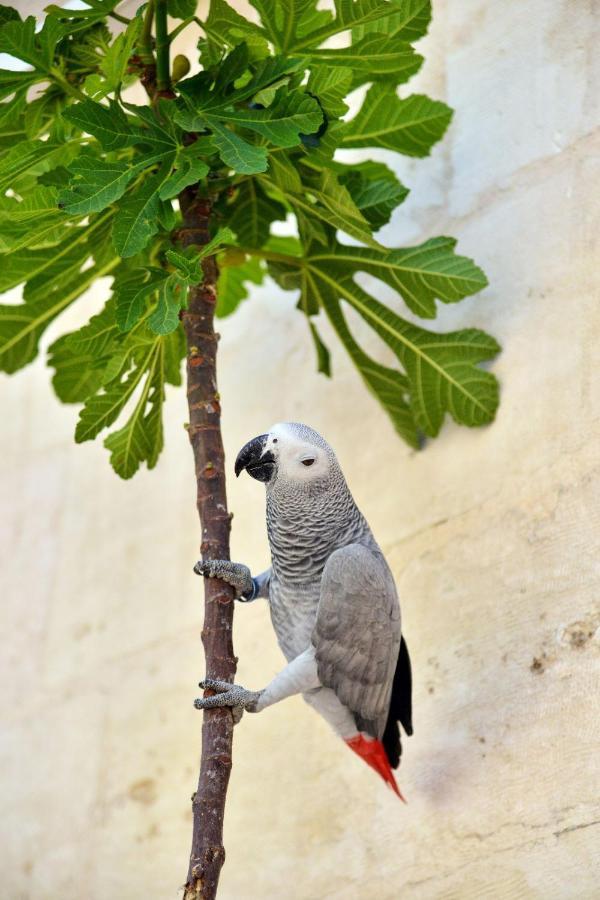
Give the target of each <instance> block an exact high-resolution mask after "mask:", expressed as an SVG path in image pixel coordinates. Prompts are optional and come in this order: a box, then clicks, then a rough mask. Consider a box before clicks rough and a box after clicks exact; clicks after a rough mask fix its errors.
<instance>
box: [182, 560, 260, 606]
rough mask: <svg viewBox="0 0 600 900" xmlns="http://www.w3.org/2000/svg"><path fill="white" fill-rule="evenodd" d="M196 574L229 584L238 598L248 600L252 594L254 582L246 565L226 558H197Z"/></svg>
mask: <svg viewBox="0 0 600 900" xmlns="http://www.w3.org/2000/svg"><path fill="white" fill-rule="evenodd" d="M194 572H195V573H196V575H204V577H205V578H219V579H220V580H221V581H224V582H225V583H226V584H229V585H231V587H232V588H233V589H234V591H235V596H236V597H237V598H238V599H242V600H250V599H252V598H253V595H254V582H253V581H252V575H251V574H250V569H249V568H248V566H245V565H243V563H235V562H230V560H228V559H207V560H201V559H200V560H198V562H197V563H196V565H195V566H194Z"/></svg>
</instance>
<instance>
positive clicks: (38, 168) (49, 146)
mask: <svg viewBox="0 0 600 900" xmlns="http://www.w3.org/2000/svg"><path fill="white" fill-rule="evenodd" d="M78 152H79V146H78V145H77V144H73V145H71V146H68V145H67V146H64V145H61V144H58V143H54V142H52V141H21V142H20V143H18V144H15V145H13V147H12V148H11V149H9V150H7V151H5V152H4V153H2V154H1V155H0V194H4V193H5V191H6V190H7V189H8V188H12V187H14V184H15V182H16V180H17V179H18V178H20V177H21V176H23V175H25V174H26V173H27V174H30V175H41V174H42V173H43V172H48V171H49V170H50V169H53V168H54V167H55V166H59V165H67V164H68V163H69V162H70V161H71V160H72V159H73V157H74V156H76V155H77V153H78Z"/></svg>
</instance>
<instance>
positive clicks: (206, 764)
mask: <svg viewBox="0 0 600 900" xmlns="http://www.w3.org/2000/svg"><path fill="white" fill-rule="evenodd" d="M180 204H181V209H182V212H183V228H182V229H181V232H180V238H181V241H182V243H183V244H184V246H190V245H192V244H196V245H202V244H205V243H207V242H208V240H209V222H210V213H211V204H210V201H209V200H207V199H200V198H197V197H196V196H195V191H194V190H193V189H191V190H190V189H188V190H186V191H185V192H184V194H183V195H182V196H181V197H180ZM203 270H204V280H203V282H202V284H200V285H197V286H196V287H193V288H191V289H190V292H189V297H188V308H187V309H186V310H184V311H183V313H182V318H183V325H184V329H185V335H186V341H187V398H188V406H189V415H190V422H189V437H190V442H191V445H192V449H193V452H194V463H195V471H196V485H197V506H198V513H199V515H200V526H201V534H202V538H201V544H200V551H201V554H202V558H203V559H229V531H230V524H231V523H230V516H229V514H228V512H227V497H226V493H225V454H224V451H223V441H222V437H221V424H220V423H221V405H220V402H219V394H218V391H217V375H216V357H217V343H218V339H219V336H218V335H217V334H215V331H214V313H215V305H216V300H217V293H216V282H217V277H218V269H217V264H216V261H215V259H214V257H209V258H207V259H206V260H205V261H204V263H203ZM204 590H205V595H204V596H205V600H204V627H203V629H202V643H203V644H204V653H205V656H206V674H207V675H208V677H210V678H220V679H224V680H225V681H233V680H234V675H235V670H236V663H237V659H236V658H235V657H234V655H233V642H232V625H233V606H234V598H233V591H232V589H231V588H230V587H229V586H228V585H226V584H224V583H223V582H221V581H217V580H215V579H205V580H204ZM200 674H203V673H202V672H201V673H200ZM232 739H233V717H232V714H231V711H230V710H229V709H214V710H205V711H204V712H203V723H202V760H201V765H200V776H199V779H198V789H197V791H196V793H195V794H194V796H193V798H192V811H193V837H192V850H191V854H190V865H189V870H188V876H187V882H186V887H185V894H184V900H212V898H214V897H215V896H216V893H217V884H218V881H219V874H220V872H221V867H222V865H223V862H224V860H225V850H224V848H223V816H224V812H225V797H226V793H227V785H228V782H229V774H230V771H231V747H232Z"/></svg>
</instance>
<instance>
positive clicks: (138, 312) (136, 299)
mask: <svg viewBox="0 0 600 900" xmlns="http://www.w3.org/2000/svg"><path fill="white" fill-rule="evenodd" d="M147 276H148V273H147V272H146V271H145V270H144V269H134V270H133V271H132V272H130V273H129V274H128V277H127V278H120V279H116V280H115V285H114V288H113V293H114V296H115V301H116V322H117V325H118V327H119V330H120V331H122V332H124V331H129V330H130V329H131V328H133V326H134V325H135V324H136V323H137V322H139V320H140V319H141V318H142V316H143V314H144V312H145V311H146V308H147V302H148V299H149V298H150V297H152V295H153V294H154V293H155V292H156V291H157V290H158V289H159V287H160V285H161V284H162V283H163V281H164V280H165V278H166V277H167V275H166V273H165V274H164V275H158V274H157V273H152V274H151V277H150V278H149V279H148V277H147Z"/></svg>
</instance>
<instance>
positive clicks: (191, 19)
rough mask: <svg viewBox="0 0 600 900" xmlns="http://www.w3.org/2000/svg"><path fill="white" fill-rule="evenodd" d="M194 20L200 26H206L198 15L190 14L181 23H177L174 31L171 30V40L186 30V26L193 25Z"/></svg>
mask: <svg viewBox="0 0 600 900" xmlns="http://www.w3.org/2000/svg"><path fill="white" fill-rule="evenodd" d="M192 22H195V23H196V25H199V26H200V28H204V23H203V22H202V19H199V18H198V16H189V18H187V19H184V20H183V22H180V23H179V25H177V26H176V27H175V28H174V29H173V31H171V32H170V34H169V41H174V40H175V38H176V37H177V35H178V34H180V33H181V32H182V31H183V30H184V28H187V27H188V25H191V24H192Z"/></svg>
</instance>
